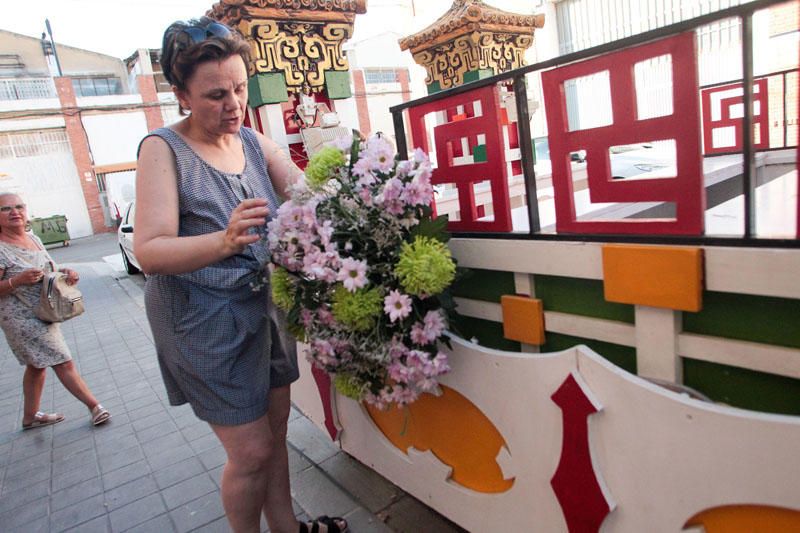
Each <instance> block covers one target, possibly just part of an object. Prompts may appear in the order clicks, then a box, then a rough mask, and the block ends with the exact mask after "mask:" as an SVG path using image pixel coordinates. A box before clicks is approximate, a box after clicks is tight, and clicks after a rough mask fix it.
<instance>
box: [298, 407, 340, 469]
mask: <svg viewBox="0 0 800 533" xmlns="http://www.w3.org/2000/svg"><path fill="white" fill-rule="evenodd" d="M288 440H289V442H290V443H291V444H292V445H293V446H294V447H295V448H297V450H298V451H301V452H303V454H304V455H306V456H307V457H308V458H309V459H310V460H311V461H313V462H315V463H321V462H322V461H324V460H325V459H328V458H330V457H333V456H334V455H336V453H337V452H339V448H338V447H337V446H336V445H335V444H334V443H333V442H332V441H331V439H330V437H329V436H328V435H327V434H324V433H323V432H322V431H321V430H320V429H319V428H318V427H317V426H315V425H314V424H313V423H312V422H311V420H309V419H307V418H305V417H304V418H298V419H295V420H293V421H292V422H290V423H289V435H288Z"/></svg>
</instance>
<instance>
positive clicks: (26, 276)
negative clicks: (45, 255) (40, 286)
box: [9, 268, 44, 287]
mask: <svg viewBox="0 0 800 533" xmlns="http://www.w3.org/2000/svg"><path fill="white" fill-rule="evenodd" d="M42 277H44V270H42V269H41V268H29V269H27V270H23V271H22V272H20V273H19V274H17V275H16V276H14V277H13V278H9V279H10V280H11V283H12V284H13V285H14V287H19V286H20V285H33V284H34V283H39V282H40V281H42Z"/></svg>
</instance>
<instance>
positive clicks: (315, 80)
mask: <svg viewBox="0 0 800 533" xmlns="http://www.w3.org/2000/svg"><path fill="white" fill-rule="evenodd" d="M246 26H248V32H247V37H248V39H249V40H250V42H251V45H252V49H253V61H252V63H251V66H250V71H251V72H250V74H251V75H253V74H258V73H262V72H283V73H284V76H285V78H286V88H287V89H288V90H289V91H290V92H294V93H300V92H306V93H308V92H316V91H318V90H320V89H321V88H322V87H323V86H324V84H325V71H326V70H337V71H346V70H348V69H349V68H350V67H349V64H348V62H347V58H346V57H345V55H344V54H343V53H342V43H343V42H344V41H345V40H347V39H348V38H350V36H351V35H352V32H353V28H352V26H350V25H348V24H334V23H314V22H290V21H276V20H254V21H251V22H249V23H247V25H246Z"/></svg>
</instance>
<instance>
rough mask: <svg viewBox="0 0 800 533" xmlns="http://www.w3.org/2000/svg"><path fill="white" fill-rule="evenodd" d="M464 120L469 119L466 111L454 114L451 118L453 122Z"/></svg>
mask: <svg viewBox="0 0 800 533" xmlns="http://www.w3.org/2000/svg"><path fill="white" fill-rule="evenodd" d="M462 120H467V114H466V113H460V114H458V115H453V118H452V119H450V121H451V122H460V121H462Z"/></svg>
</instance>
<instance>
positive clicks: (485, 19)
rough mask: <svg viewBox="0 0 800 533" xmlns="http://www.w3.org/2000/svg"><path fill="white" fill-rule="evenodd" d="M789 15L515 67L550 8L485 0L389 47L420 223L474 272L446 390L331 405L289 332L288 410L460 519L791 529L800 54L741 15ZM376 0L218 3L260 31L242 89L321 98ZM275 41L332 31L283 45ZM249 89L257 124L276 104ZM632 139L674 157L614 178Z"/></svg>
mask: <svg viewBox="0 0 800 533" xmlns="http://www.w3.org/2000/svg"><path fill="white" fill-rule="evenodd" d="M284 4H285V5H284ZM783 4H785V3H782V2H779V1H773V0H757V1H754V2H750V3H744V4H742V5H737V6H733V7H730V8H727V9H723V10H720V11H717V12H713V13H708V14H705V15H701V16H699V17H695V18H691V19H688V20H683V21H681V22H677V23H674V24H670V25H666V26H663V27H661V28H658V29H655V30H652V31H648V32H644V33H640V34H638V35H634V36H630V37H626V38H623V39H621V40H617V41H614V42H611V43H608V44H604V45H600V46H597V47H590V48H587V49H585V50H581V51H578V52H575V53H571V54H568V55H564V56H560V57H556V58H554V59H549V60H546V61H543V62H539V63H535V64H531V65H527V66H526V65H524V64H523V63H522V62H521V59H520V58H521V53H520V52H521V50H524V49H525V48H526V47H528V46H530V44H531V42H532V39H533V31H534V29H535V28H540V27H541V26H542V24H543V23H545V21H543V20H542V19H541V18H540V17H534V16H523V15H515V14H512V13H506V12H503V11H500V10H498V9H495V8H492V7H490V6H487V5H486V4H483V3H482V2H480V1H477V0H456V1H455V2H454V3H453V6H452V8H451V9H450V11H448V12H447V13H446V14H445V15H443V16H442V18H440V19H439V20H438V21H437V22H436V23H434V24H433V25H432V26H430V27H429V28H426V29H425V30H423V31H422V32H420V33H418V34H415V35H412V36H410V37H408V38H406V39H403V40H401V42H400V46H401V48H403V49H405V50H409V51H410V52H411V53H412V54H413V56H414V58H415V60H417V61H418V62H420V64H423V65H424V66H425V67H426V69H427V72H428V79H427V80H426V83H427V84H428V87H429V91H430V93H431V94H430V95H429V96H427V97H424V98H421V99H417V100H413V101H410V102H407V103H404V104H402V105H399V106H395V107H393V108H392V109H391V110H387V113H388V112H391V113H392V115H393V117H394V124H395V132H394V140H395V142H396V145H397V151H398V153H399V158H400V159H402V160H405V159H412V160H413V159H414V158H415V155H414V154H415V149H419V151H420V152H419V153H421V154H422V155H424V156H425V157H426V158H429V159H430V161H431V173H430V183H431V184H432V186H433V187H435V188H436V191H437V192H436V196H435V199H434V201H433V203H432V206H431V207H432V213H431V214H432V215H433V216H434V217H435V216H437V215H438V216H443V215H444V214H446V215H447V216H448V223H447V226H448V228H447V229H448V230H449V231H450V232H451V233H452V239H450V240H449V242H448V247H449V250H450V252H451V253H452V256H453V257H454V258H455V259H456V260H457V262H458V265H459V266H460V267H464V268H465V269H468V270H469V272H470V275H468V276H466V277H464V278H463V279H461V280H459V281H457V282H456V283H455V285H454V286H453V292H454V294H455V302H456V303H457V304H458V306H457V312H458V314H459V317H458V318H457V319H456V321H455V322H454V323H453V331H459V332H461V333H462V335H461V336H457V335H455V334H452V335H449V346H447V345H444V344H440V346H439V349H441V351H442V353H443V354H444V355H445V356H446V357H447V361H448V365H449V372H447V373H441V374H437V375H436V379H438V382H439V385H438V387H437V388H436V389H435V390H433V391H432V392H423V393H421V394H420V395H419V397H418V398H416V399H415V401H412V402H410V403H407V404H406V405H403V406H391V405H389V406H387V405H383V404H381V403H380V402H378V403H377V404H376V402H374V401H372V402H370V401H359V400H358V399H353V398H351V397H348V396H355V397H356V398H362V399H364V395H362V394H359V393H357V394H349V395H348V396H346V395H344V394H342V393H341V392H340V391H339V390H337V387H336V386H334V383H335V377H334V378H333V379H332V378H331V374H329V373H328V372H331V373H332V374H333V375H334V376H335V375H336V369H335V368H333V367H331V366H328V367H327V368H326V367H325V365H320V364H319V360H320V358H319V357H318V356H314V355H313V353H312V352H310V351H309V350H312V348H311V347H310V345H301V347H302V348H303V350H304V353H310V354H312V355H311V357H309V359H305V358H301V359H302V360H301V366H302V367H303V370H302V376H301V379H300V381H299V382H298V383H297V384H296V385H295V386H294V387H293V400H294V402H295V404H296V405H297V406H298V408H300V409H301V410H302V411H303V412H304V413H305V414H306V415H308V416H309V418H311V420H313V421H314V422H315V423H316V424H317V425H319V426H320V427H321V428H323V429H324V430H325V431H326V432H327V433H328V434H329V435H330V437H331V439H333V440H334V441H336V442H337V443H338V444H339V446H340V447H341V449H342V450H344V451H345V452H347V453H348V454H350V455H351V456H353V457H355V458H356V459H358V460H359V461H361V462H362V463H364V464H365V465H367V466H369V467H371V468H373V469H374V470H375V471H377V472H378V473H380V474H381V475H383V476H385V477H386V478H388V479H389V480H391V481H392V482H394V483H395V484H397V485H398V486H400V487H401V488H403V489H404V490H406V491H407V492H409V493H410V494H412V495H414V496H415V497H417V498H418V499H420V500H421V501H423V502H425V503H426V504H428V505H429V506H431V507H432V508H433V509H435V510H436V511H438V512H439V513H441V514H443V515H445V516H446V517H448V518H449V519H451V520H452V521H454V522H455V523H457V524H459V525H460V526H462V527H464V528H465V529H467V530H469V531H476V532H484V531H485V532H492V531H505V530H513V531H543V532H553V531H571V532H583V531H608V532H612V531H614V532H637V533H639V532H644V531H648V532H650V531H659V532H660V531H664V532H677V531H709V532H711V531H719V532H723V531H724V532H731V531H800V461H798V460H797V450H798V449H800V206H799V205H798V204H799V203H800V200H798V174H797V160H798V149H797V137H798V128H797V106H798V92H797V90H798V76H797V63H796V58H797V48H796V46H797V44H796V41H795V44H794V46H795V48H794V50H793V51H791V53H792V54H793V55H794V58H795V63H794V65H795V66H794V68H793V69H790V70H785V71H780V72H770V73H766V74H763V75H761V74H758V75H756V74H754V70H753V55H752V50H753V32H752V23H753V19H754V16H756V15H757V14H758V13H759V12H762V11H764V10H768V9H771V8H773V7H775V6H779V5H783ZM364 9H365V5H363V4H358V3H357V2H302V3H297V5H293V4H291V3H290V2H282V1H280V0H260V1H250V2H245V1H238V0H237V1H233V0H225V1H223V2H220V3H219V4H217V6H215V8H214V9H213V10H212V12H211V13H212V14H213V15H215V16H217V18H220V19H221V20H224V21H226V22H229V23H232V24H234V25H236V26H237V27H238V28H239V29H240V30H242V31H243V34H244V35H245V36H246V37H247V38H248V39H250V40H251V42H252V43H253V46H254V51H256V52H257V54H256V59H255V63H254V66H253V68H252V74H253V78H251V95H252V93H253V91H254V90H255V92H256V93H257V94H261V95H262V96H263V95H268V94H273V95H274V94H277V93H281V91H282V93H281V98H283V99H288V98H289V97H290V96H291V95H293V94H294V95H297V94H304V95H305V96H306V97H308V98H312V99H314V101H320V100H321V97H320V96H319V95H320V94H322V93H323V92H324V91H323V90H322V89H321V88H322V87H323V86H325V84H327V89H325V90H326V91H327V93H326V94H327V97H329V99H330V96H331V94H332V93H331V90H332V89H331V88H332V87H334V86H335V80H336V79H337V76H338V75H339V74H337V73H340V72H344V71H346V64H345V63H342V61H343V58H342V57H341V50H340V49H337V48H336V46H337V44H336V43H339V42H340V41H338V40H337V38H338V37H337V38H335V37H334V36H344V35H348V32H349V31H350V30H348V29H347V28H348V27H347V24H352V20H353V18H352V17H354V16H355V14H356V13H362V12H363V11H364ZM728 20H736V21H737V23H738V24H740V25H741V50H742V53H741V57H740V64H741V76H740V78H739V79H736V80H728V82H726V83H720V84H715V85H712V86H701V85H700V82H699V76H698V71H699V66H698V57H697V48H698V47H697V39H698V35H699V34H700V31H699V30H700V29H701V28H703V27H706V26H708V25H713V24H715V23H719V22H720V21H728ZM298 21H299V22H298ZM348 21H349V22H348ZM301 23H302V24H306V25H307V26H306V27H305V29H304V30H303V32H304V33H303V35H304V37H297V36H298V35H300V34H299V33H298V32H297V31H296V29H292V28H291V27H290V26H291V24H301ZM326 25H330V28H328V27H327V26H326ZM332 27H336V28H339V29H338V30H337V31H336V32H331V31H329V30H330V29H331V28H332ZM350 28H351V26H350ZM281 32H283V34H286V35H289V34H290V33H291V35H294V36H295V37H297V38H299V39H301V40H302V39H306V40H307V41H309V40H310V36H313V37H314V39H321V40H322V41H325V42H326V43H328V45H329V46H328V45H326V46H319V47H316V48H315V47H313V46H309V47H306V48H304V47H302V46H301V47H299V48H298V47H296V46H288V45H287V46H283V47H281V46H280V45H276V44H274V43H276V39H277V37H276V36H277V35H282V33H281ZM292 32H294V33H292ZM295 37H292V38H295ZM314 50H326V51H328V52H326V53H324V54H321V55H320V54H316V53H314ZM328 53H329V55H326V54H328ZM287 54H289V55H291V54H294V56H293V58H292V61H290V63H291V65H289V66H286V65H284V67H285V70H284V72H285V74H284V75H283V76H272V75H273V74H279V73H280V72H279V71H280V68H281V62H282V61H286V60H285V57H286V55H287ZM304 54H305V55H304ZM336 54H339V55H338V56H337V55H336ZM304 57H305V59H304ZM309 57H310V58H311V59H310V61H311V63H309V62H308V61H309V59H308V58H309ZM270 61H271V62H272V63H270ZM654 63H658V64H661V65H667V73H668V75H669V79H670V80H671V81H670V83H669V93H668V95H667V97H665V98H663V102H662V103H664V102H665V103H666V105H665V106H662V108H660V109H656V110H655V111H653V110H652V109H650V110H645V111H643V104H642V100H641V98H639V94H638V92H640V91H641V90H642V85H641V83H639V82H638V81H637V80H639V78H640V76H641V75H642V74H641V73H642V69H643V68H645V70H646V68H647V67H648V66H652V65H653V64H654ZM643 66H644V67H643ZM312 67H313V68H312ZM323 73H324V75H323ZM267 74H269V76H266V75H267ZM295 75H296V76H305V78H304V79H305V81H297V82H295V81H290V80H292V79H294V78H293V76H295ZM598 75H600V77H602V78H604V79H605V85H604V86H605V87H606V89H605V91H606V92H607V96H608V104H607V105H606V107H607V108H608V110H609V112H608V119H607V120H606V121H605V122H602V123H597V124H590V125H585V124H584V125H581V124H577V125H576V123H575V122H574V120H573V115H574V107H573V105H572V104H571V103H570V94H574V91H575V85H576V84H575V80H581V79H585V78H588V77H592V76H595V77H596V76H598ZM264 76H266V77H264ZM328 77H330V80H334V81H331V82H330V83H328V81H325V80H324V79H323V78H328ZM276 80H277V81H276ZM297 80H300V78H297ZM321 80H322V81H321ZM281 83H285V84H286V87H287V89H286V90H284V89H283V85H281ZM538 84H541V85H540V87H541V101H538V100H537V101H536V105H532V104H531V102H532V98H531V96H530V94H531V92H532V89H536V88H538V87H539V85H538ZM276 85H277V86H279V89H280V90H278V91H277V92H275V91H274V90H273V89H274V87H275V86H276ZM290 86H292V87H297V88H298V89H297V90H296V91H295V90H294V89H291V88H289V87H290ZM270 87H272V88H273V89H270ZM267 89H269V90H267ZM335 90H336V89H333V91H335ZM259 91H260V92H259ZM270 91H272V92H270ZM338 94H340V95H344V96H347V92H346V91H344V92H341V93H338ZM323 96H324V95H323ZM601 96H602V95H599V96H597V101H598V102H600V103H602V102H604V100H603V99H602V98H601ZM256 98H259V97H256ZM253 101H255V102H256V104H255V109H254V110H251V116H256V117H258V116H260V117H262V118H266V117H267V116H268V115H269V114H270V113H272V114H273V115H274V116H275V117H282V116H283V115H281V114H280V113H279V111H278V110H279V109H280V107H278V108H276V109H275V110H274V111H270V110H268V109H264V108H265V107H268V106H269V105H274V104H267V103H263V102H264V100H263V99H262V100H261V102H262V103H261V104H259V103H258V102H259V100H253ZM253 101H251V104H252V103H253ZM597 105H601V104H597ZM532 113H539V114H541V115H540V116H542V117H544V120H545V123H546V131H547V134H546V140H547V142H548V145H549V152H550V158H549V160H550V166H551V169H550V172H549V173H548V175H546V176H543V175H539V170H540V169H541V168H542V165H541V164H540V163H541V162H540V161H537V160H536V157H535V154H536V153H537V151H536V147H537V145H536V142H535V140H534V138H533V136H532V135H531V123H532V120H531V119H532V116H531V114H532ZM269 116H272V115H269ZM256 122H257V121H256ZM263 124H264V123H263V121H262V123H261V126H262V127H261V128H260V129H262V130H263V131H266V132H267V133H269V130H268V128H264V127H263ZM274 124H283V122H274ZM255 125H256V126H257V127H258V123H256V124H255ZM750 132H752V133H753V134H750ZM283 135H284V136H285V131H284V133H283ZM637 144H642V145H644V144H648V145H650V144H660V145H664V144H666V145H668V146H669V147H671V150H672V163H671V164H666V165H653V164H651V163H648V164H646V165H640V166H643V167H645V168H644V169H640V170H641V172H640V173H639V174H638V175H636V176H632V177H627V176H623V175H618V174H617V171H616V170H615V165H616V164H617V163H618V161H619V159H618V158H617V154H619V153H621V152H620V151H618V150H617V151H615V149H617V148H619V147H625V146H632V145H637ZM343 153H346V150H345V151H343ZM354 157H355V156H354ZM353 162H355V160H353ZM339 164H341V161H340V162H339ZM342 183H344V182H343V181H342ZM434 220H435V218H434ZM351 266H352V265H351ZM354 272H355V270H354ZM358 276H359V274H358V272H356V273H355V274H354V276H353V277H354V278H355V277H358ZM345 279H347V278H345ZM331 281H334V280H331ZM292 303H293V301H290V302H288V304H287V305H288V306H289V307H291V304H292ZM387 313H388V311H387ZM300 335H301V337H303V338H305V339H306V340H308V341H309V342H312V343H313V341H314V339H313V338H309V337H308V335H304V334H302V333H301V334H300ZM312 362H313V364H312ZM326 371H327V372H326ZM391 381H392V379H391V378H389V382H391ZM395 382H396V380H395ZM339 389H343V390H344V389H347V387H339ZM359 391H362V392H363V389H359ZM344 392H347V390H344ZM350 392H352V391H350Z"/></svg>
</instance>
